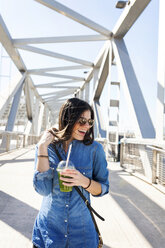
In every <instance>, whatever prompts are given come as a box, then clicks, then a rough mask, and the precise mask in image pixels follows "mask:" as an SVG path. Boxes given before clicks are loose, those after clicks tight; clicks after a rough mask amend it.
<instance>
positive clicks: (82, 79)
mask: <svg viewBox="0 0 165 248" xmlns="http://www.w3.org/2000/svg"><path fill="white" fill-rule="evenodd" d="M33 74H34V75H39V76H44V77H54V78H66V79H72V80H79V81H84V78H81V77H75V76H69V75H61V74H55V73H46V72H36V73H33Z"/></svg>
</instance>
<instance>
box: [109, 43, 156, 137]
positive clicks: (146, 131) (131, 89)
mask: <svg viewBox="0 0 165 248" xmlns="http://www.w3.org/2000/svg"><path fill="white" fill-rule="evenodd" d="M113 49H114V54H115V58H116V64H117V66H118V70H119V76H120V81H121V82H122V85H123V87H124V91H125V97H126V100H127V101H128V106H129V108H130V110H131V111H130V113H131V116H132V119H133V121H134V125H135V127H136V130H135V133H136V135H137V137H143V138H154V137H155V130H154V126H153V124H152V120H151V118H150V115H149V112H148V109H147V106H146V103H145V100H144V98H143V95H142V92H141V89H140V86H139V83H138V81H137V78H136V75H135V72H134V69H133V66H132V63H131V61H130V58H129V54H128V52H127V49H126V46H125V43H124V41H123V40H122V39H121V40H114V42H113ZM142 110H143V111H142Z"/></svg>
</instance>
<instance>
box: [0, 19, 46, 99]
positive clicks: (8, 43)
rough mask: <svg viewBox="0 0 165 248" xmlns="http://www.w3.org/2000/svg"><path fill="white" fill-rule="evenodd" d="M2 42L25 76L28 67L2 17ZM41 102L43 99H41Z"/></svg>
mask: <svg viewBox="0 0 165 248" xmlns="http://www.w3.org/2000/svg"><path fill="white" fill-rule="evenodd" d="M0 42H1V43H2V45H3V47H4V48H5V50H6V52H7V53H8V55H9V56H10V58H11V59H12V61H13V63H14V64H15V65H16V67H17V69H18V70H19V71H20V72H21V73H22V74H23V73H24V72H26V71H27V69H26V66H25V64H24V62H23V60H22V58H21V55H20V54H19V52H18V50H17V49H16V48H15V47H14V46H13V43H12V38H11V36H10V33H9V31H8V29H7V27H6V25H5V23H4V21H3V19H2V17H1V15H0ZM29 80H30V83H29V84H30V85H31V86H32V88H33V89H34V93H35V95H36V97H40V96H39V94H38V92H37V90H36V89H35V88H34V84H33V81H32V79H31V78H29ZM40 101H42V99H41V98H40Z"/></svg>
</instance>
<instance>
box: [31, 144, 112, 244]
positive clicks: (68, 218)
mask: <svg viewBox="0 0 165 248" xmlns="http://www.w3.org/2000/svg"><path fill="white" fill-rule="evenodd" d="M56 148H57V150H58V151H59V153H60V155H61V157H62V158H63V160H66V158H67V154H66V153H65V151H64V149H63V146H62V144H57V145H56ZM37 153H38V148H37V146H36V155H35V168H36V163H37ZM48 156H49V165H50V169H49V170H48V171H45V172H42V173H40V172H39V171H37V170H36V169H35V172H34V178H33V185H34V188H35V190H36V191H37V192H38V193H39V194H41V195H43V201H42V205H41V208H40V211H39V213H38V215H37V217H36V220H35V223H34V228H33V235H32V242H33V244H34V245H35V246H36V247H40V248H96V247H97V246H98V235H97V232H96V230H95V226H94V224H93V221H92V218H91V215H90V212H89V210H88V208H87V206H86V204H85V203H84V201H83V200H82V198H81V197H80V196H79V194H78V193H77V192H76V191H75V189H74V188H73V190H72V191H71V192H61V191H60V188H59V183H58V175H57V171H56V168H57V165H58V163H59V159H58V157H57V155H56V153H55V150H54V147H53V145H52V144H50V145H49V146H48ZM70 160H71V161H72V162H73V164H74V166H75V168H76V169H77V170H79V171H80V172H81V173H82V174H83V175H84V176H86V177H88V178H91V179H93V180H95V181H97V182H99V183H100V184H101V188H102V192H101V194H100V195H97V196H102V195H104V194H106V193H108V191H109V182H108V170H107V162H106V159H105V153H104V150H103V147H102V145H101V144H99V143H98V142H96V141H94V142H93V143H92V144H91V145H84V144H83V142H82V141H78V140H73V141H72V151H71V154H70ZM79 188H80V190H81V191H82V193H83V194H84V196H85V197H86V198H87V199H88V200H89V202H90V194H89V192H88V191H86V190H85V189H83V188H82V187H79Z"/></svg>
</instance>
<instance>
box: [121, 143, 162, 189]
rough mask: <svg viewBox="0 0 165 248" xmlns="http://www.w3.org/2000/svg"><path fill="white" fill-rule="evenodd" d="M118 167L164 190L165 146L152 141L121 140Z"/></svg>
mask: <svg viewBox="0 0 165 248" xmlns="http://www.w3.org/2000/svg"><path fill="white" fill-rule="evenodd" d="M120 165H121V167H123V168H124V169H126V170H128V171H129V172H130V173H132V174H136V175H139V176H140V177H142V178H144V179H146V180H147V181H148V182H149V183H153V184H159V186H161V187H163V189H165V188H164V187H165V144H163V143H162V144H160V143H158V142H156V140H153V139H122V140H121V144H120Z"/></svg>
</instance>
